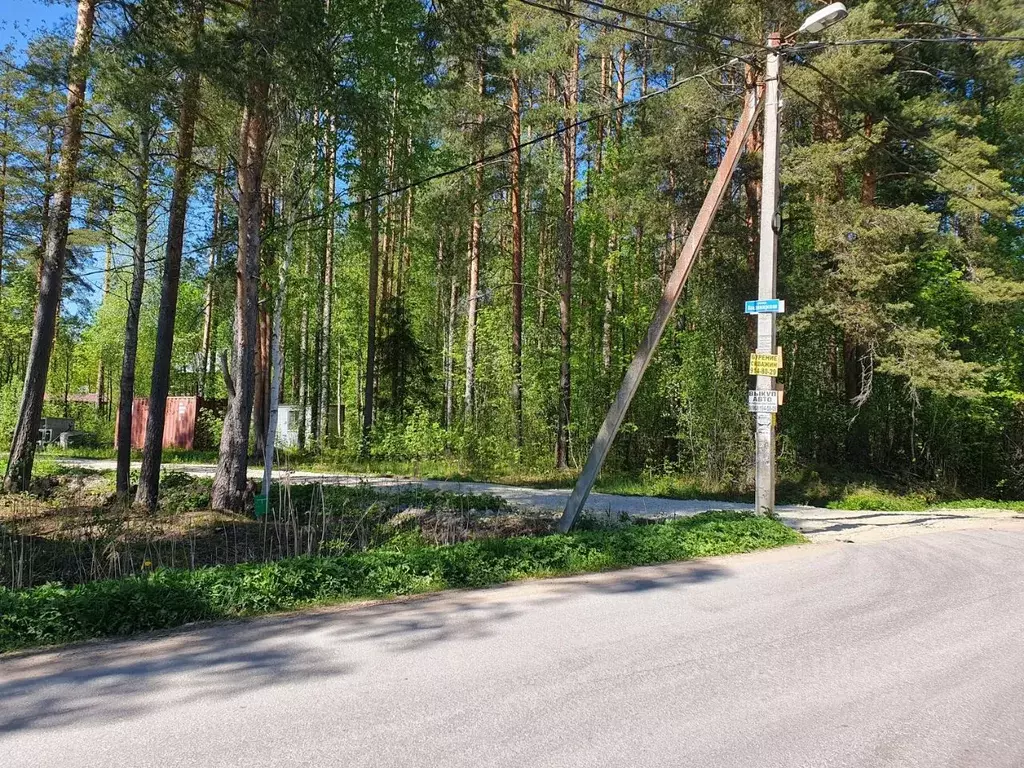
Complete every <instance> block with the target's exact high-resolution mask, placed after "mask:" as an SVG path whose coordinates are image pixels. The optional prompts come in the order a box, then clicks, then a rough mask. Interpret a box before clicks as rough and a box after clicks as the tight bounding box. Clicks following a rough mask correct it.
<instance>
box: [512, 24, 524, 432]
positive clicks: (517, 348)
mask: <svg viewBox="0 0 1024 768" xmlns="http://www.w3.org/2000/svg"><path fill="white" fill-rule="evenodd" d="M515 55H516V46H515V44H514V43H513V45H512V56H513V58H514V57H515ZM509 88H510V103H509V109H510V110H511V112H512V129H511V132H510V134H509V143H510V144H511V145H512V165H511V168H510V169H509V185H510V187H511V189H510V190H509V202H510V207H511V216H512V413H513V418H514V419H515V429H516V446H517V447H518V448H520V449H522V447H523V206H522V181H521V178H520V175H521V169H522V162H523V157H522V150H521V149H520V148H519V144H520V142H521V141H522V125H521V121H520V114H519V112H520V109H521V106H520V103H519V71H518V70H517V69H513V70H512V77H511V82H510V84H509Z"/></svg>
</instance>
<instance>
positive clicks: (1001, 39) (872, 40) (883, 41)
mask: <svg viewBox="0 0 1024 768" xmlns="http://www.w3.org/2000/svg"><path fill="white" fill-rule="evenodd" d="M889 43H913V44H918V43H942V44H945V45H950V44H962V43H968V44H979V43H1024V37H1014V36H980V35H979V36H975V35H959V36H956V37H864V38H860V39H858V40H815V41H813V42H809V43H801V44H799V45H798V46H797V47H801V48H803V47H806V48H817V47H824V46H848V45H887V44H889Z"/></svg>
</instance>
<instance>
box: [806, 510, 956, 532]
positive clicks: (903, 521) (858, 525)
mask: <svg viewBox="0 0 1024 768" xmlns="http://www.w3.org/2000/svg"><path fill="white" fill-rule="evenodd" d="M886 514H892V515H893V516H894V517H893V519H891V520H886V519H885V517H884V515H886ZM911 515H912V513H910V514H908V513H885V512H880V513H876V514H874V515H857V516H851V517H819V518H815V519H813V520H803V521H800V520H797V521H794V522H795V523H796V524H797V525H799V526H800V530H802V531H804V532H806V533H815V534H819V533H841V532H843V531H856V530H868V529H873V528H899V527H909V526H915V525H928V524H930V523H937V522H943V521H948V520H968V519H970V517H971V516H970V515H917V516H911ZM862 519H869V520H870V521H871V522H856V521H858V520H862ZM851 520H852V521H855V522H850V521H851ZM829 523H831V525H829ZM787 524H790V523H788V522H787ZM819 525H820V527H819Z"/></svg>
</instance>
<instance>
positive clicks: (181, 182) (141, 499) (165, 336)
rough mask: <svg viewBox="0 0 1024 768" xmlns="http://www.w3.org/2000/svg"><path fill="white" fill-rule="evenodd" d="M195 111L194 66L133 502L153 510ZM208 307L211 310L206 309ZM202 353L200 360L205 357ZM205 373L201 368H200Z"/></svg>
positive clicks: (198, 21) (182, 123)
mask: <svg viewBox="0 0 1024 768" xmlns="http://www.w3.org/2000/svg"><path fill="white" fill-rule="evenodd" d="M204 10H205V9H204V7H203V2H202V0H196V1H195V2H193V3H192V5H191V8H190V11H191V14H190V15H191V16H192V18H191V27H192V29H191V34H192V48H193V51H195V50H197V49H198V47H199V38H200V37H201V35H202V33H203V14H204ZM198 110H199V72H198V70H197V69H195V67H192V68H190V69H189V71H188V72H187V73H186V74H185V82H184V84H183V87H182V94H181V113H180V117H179V119H178V152H177V156H176V158H175V165H174V182H173V184H172V187H171V205H170V210H169V213H168V221H167V247H166V250H165V252H164V253H165V258H164V274H163V279H162V280H161V281H160V310H159V315H158V317H157V326H156V348H155V351H154V356H153V374H152V378H151V380H150V387H149V419H148V420H147V422H146V441H145V445H144V447H143V452H142V468H141V469H140V471H139V488H138V492H137V493H136V496H135V501H136V503H139V504H143V505H145V506H146V507H147V508H148V509H151V510H152V509H155V508H156V500H157V494H158V493H159V491H160V464H161V461H162V459H163V435H164V421H165V416H166V413H165V411H166V409H167V395H168V392H169V391H170V384H171V353H172V351H173V347H174V322H175V319H176V316H177V309H178V286H179V284H180V282H181V252H182V249H183V247H184V243H185V218H186V216H187V214H188V196H189V191H190V188H191V175H192V174H191V170H192V147H193V144H194V143H195V126H196V115H197V113H198ZM207 311H210V309H209V308H208V310H207ZM208 333H209V330H208V329H206V328H204V333H203V342H204V345H208V344H209V339H208ZM205 354H207V353H204V360H205ZM204 377H205V369H204Z"/></svg>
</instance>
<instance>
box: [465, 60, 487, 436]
mask: <svg viewBox="0 0 1024 768" xmlns="http://www.w3.org/2000/svg"><path fill="white" fill-rule="evenodd" d="M484 88H485V76H484V64H483V56H482V54H481V57H480V60H479V80H478V89H477V95H478V96H479V97H480V103H481V107H480V112H479V114H477V131H478V134H477V137H476V140H477V166H476V170H475V172H474V174H473V177H474V178H473V213H472V217H473V221H472V225H471V228H470V232H469V293H468V295H467V296H466V299H467V302H468V307H467V310H466V390H465V394H464V397H463V405H464V410H465V414H464V416H465V419H466V422H467V423H471V422H472V421H473V417H474V414H475V412H476V320H477V307H478V305H479V299H478V296H477V294H478V293H479V291H480V241H481V239H482V234H483V222H482V216H483V200H482V197H483V186H484V166H483V162H482V160H483V154H484V138H483V132H484V117H485V116H484V113H483V106H482V105H483V97H484Z"/></svg>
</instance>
